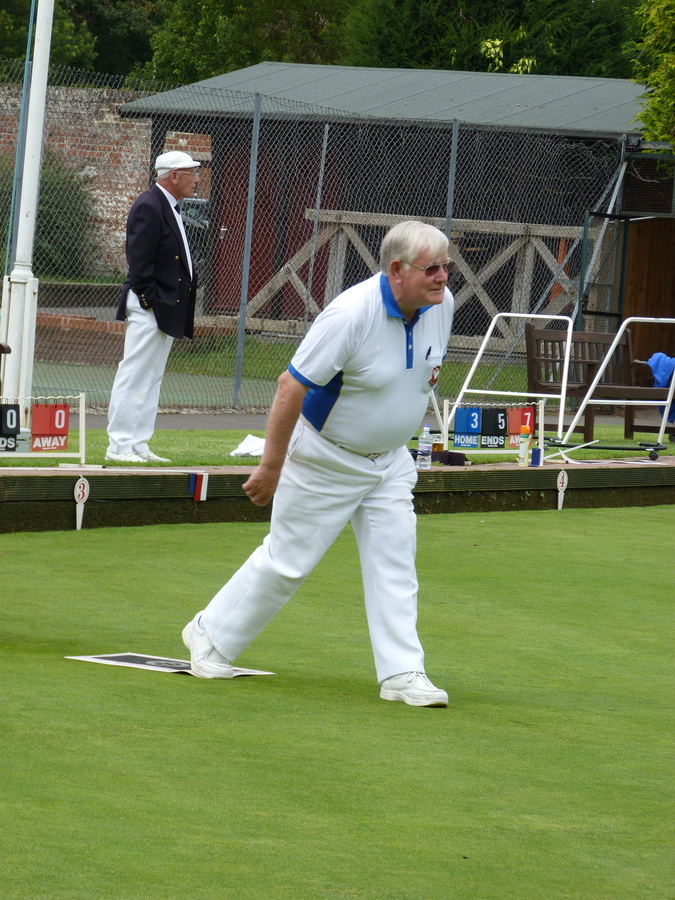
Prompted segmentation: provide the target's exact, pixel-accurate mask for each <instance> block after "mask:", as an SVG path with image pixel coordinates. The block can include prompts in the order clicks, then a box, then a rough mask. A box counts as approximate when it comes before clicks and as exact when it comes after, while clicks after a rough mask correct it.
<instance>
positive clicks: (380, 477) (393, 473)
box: [201, 421, 424, 682]
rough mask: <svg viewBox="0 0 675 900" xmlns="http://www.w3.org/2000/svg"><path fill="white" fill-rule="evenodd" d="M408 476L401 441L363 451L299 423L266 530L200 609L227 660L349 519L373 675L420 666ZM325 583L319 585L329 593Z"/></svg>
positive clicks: (411, 469)
mask: <svg viewBox="0 0 675 900" xmlns="http://www.w3.org/2000/svg"><path fill="white" fill-rule="evenodd" d="M416 478H417V475H416V472H415V466H414V463H413V460H412V457H411V455H410V453H409V452H408V450H407V449H406V448H405V447H403V448H401V449H399V450H393V451H390V452H388V453H384V454H383V455H382V456H380V457H379V458H378V459H375V460H370V459H365V458H364V457H361V456H357V455H356V454H354V453H350V452H349V451H347V450H342V449H341V448H339V447H336V446H335V445H334V444H331V443H330V442H328V441H326V440H325V439H324V438H322V437H321V436H320V435H318V434H317V433H316V432H315V431H314V430H313V429H312V428H311V427H309V426H308V425H305V424H304V423H303V422H302V421H300V422H299V423H298V425H297V426H296V429H295V432H294V434H293V438H292V440H291V443H290V446H289V456H288V458H287V459H286V461H285V463H284V467H283V469H282V473H281V479H280V481H279V486H278V488H277V491H276V494H275V497H274V501H273V507H272V519H271V527H270V533H269V534H268V535H267V537H266V538H265V540H264V541H263V543H262V545H261V546H260V547H258V548H257V550H255V551H254V552H253V553H252V554H251V556H250V557H249V558H248V560H247V561H246V562H245V563H244V565H243V566H242V567H241V568H240V569H239V570H238V571H237V572H236V573H235V574H234V575H233V576H232V578H231V579H230V580H229V581H228V582H227V584H226V585H225V586H224V587H223V588H222V589H221V590H220V591H219V592H218V593H217V594H216V596H215V597H214V598H213V600H212V601H211V603H210V604H209V605H208V606H207V607H206V609H205V610H204V612H203V613H202V618H201V621H202V625H203V627H204V629H205V631H206V633H207V635H208V637H209V639H210V641H211V643H212V644H213V645H214V646H215V647H216V649H217V650H218V651H219V652H220V653H222V655H223V656H225V657H226V658H227V659H229V660H234V659H236V657H237V656H239V654H240V653H242V651H243V650H245V648H246V647H248V645H249V644H250V643H251V641H252V640H253V639H254V638H255V637H256V635H258V634H259V633H260V632H261V631H262V629H263V628H264V627H265V626H266V625H267V624H268V622H270V621H271V620H272V618H273V617H274V616H275V615H276V613H277V612H278V611H279V610H280V609H281V608H282V607H283V606H284V605H285V603H286V602H287V601H288V600H289V599H290V598H291V596H292V595H293V594H294V593H295V591H296V590H297V589H298V588H299V587H300V585H301V584H302V583H303V582H304V581H305V579H306V578H307V576H308V575H309V573H310V572H311V571H312V569H313V568H314V566H315V565H316V564H317V563H318V562H319V560H320V559H321V558H322V557H323V555H324V554H325V553H326V551H327V550H328V548H329V547H330V546H331V545H332V544H333V542H334V541H335V539H336V538H337V536H338V535H339V534H340V532H341V531H342V529H343V528H344V527H345V525H346V524H347V522H348V521H349V520H350V519H351V522H352V526H353V528H354V533H355V535H356V540H357V543H358V548H359V555H360V560H361V572H362V577H363V587H364V594H365V604H366V616H367V619H368V628H369V632H370V640H371V644H372V647H373V654H374V658H375V669H376V672H377V679H378V681H379V682H382V681H384V679H385V678H389V677H391V676H392V675H398V674H400V673H402V672H412V671H416V672H423V671H424V652H423V650H422V646H421V644H420V641H419V638H418V636H417V576H416V572H415V551H416V518H415V512H414V509H413V505H412V488H413V486H414V484H415V481H416ZM330 591H331V587H330V585H326V594H327V595H328V596H330ZM327 649H329V648H327Z"/></svg>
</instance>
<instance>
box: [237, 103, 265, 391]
mask: <svg viewBox="0 0 675 900" xmlns="http://www.w3.org/2000/svg"><path fill="white" fill-rule="evenodd" d="M260 107H261V97H260V94H256V95H255V100H254V103H253V136H252V140H251V162H250V165H249V170H248V202H247V204H246V234H245V237H244V268H243V272H242V275H241V299H240V301H239V330H238V332H237V366H236V370H235V373H234V389H233V396H232V405H233V406H234V408H235V409H238V408H239V394H240V392H241V373H242V369H243V366H244V335H245V332H246V305H247V303H248V280H249V274H250V271H251V243H252V238H253V207H254V205H255V179H256V173H257V170H258V142H259V140H260Z"/></svg>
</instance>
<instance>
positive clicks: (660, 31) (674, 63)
mask: <svg viewBox="0 0 675 900" xmlns="http://www.w3.org/2000/svg"><path fill="white" fill-rule="evenodd" d="M638 15H639V18H640V21H641V22H642V24H643V27H644V33H643V37H642V39H641V40H640V41H639V42H638V45H637V49H638V53H639V55H638V58H637V60H636V77H637V80H638V81H640V82H641V83H642V84H645V85H647V87H648V88H649V92H648V93H647V94H646V95H645V98H644V101H645V108H644V111H643V112H642V113H641V115H640V118H641V120H642V122H643V123H644V126H645V130H644V136H645V137H646V138H647V139H648V140H651V141H665V142H667V143H670V144H671V145H673V146H675V0H649V2H648V3H644V4H643V5H642V6H641V7H640V9H639V11H638Z"/></svg>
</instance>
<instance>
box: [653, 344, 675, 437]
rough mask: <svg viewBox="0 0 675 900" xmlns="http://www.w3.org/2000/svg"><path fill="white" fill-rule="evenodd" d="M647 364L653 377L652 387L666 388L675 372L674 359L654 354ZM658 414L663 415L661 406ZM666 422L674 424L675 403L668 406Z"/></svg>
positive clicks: (661, 354)
mask: <svg viewBox="0 0 675 900" xmlns="http://www.w3.org/2000/svg"><path fill="white" fill-rule="evenodd" d="M647 363H648V364H649V367H650V369H651V370H652V375H653V376H654V387H657V388H667V387H668V386H669V385H670V380H671V378H672V377H673V372H674V371H675V359H674V358H673V357H672V356H666V354H665V353H654V354H653V355H652V356H650V357H649V359H648V360H647ZM659 412H660V413H661V414H663V407H662V406H660V407H659ZM668 421H669V422H675V402H674V403H671V404H670V409H669V410H668Z"/></svg>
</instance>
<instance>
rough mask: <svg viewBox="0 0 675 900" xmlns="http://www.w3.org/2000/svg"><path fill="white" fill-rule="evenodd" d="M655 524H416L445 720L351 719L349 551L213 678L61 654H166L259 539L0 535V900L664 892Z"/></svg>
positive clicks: (358, 625)
mask: <svg viewBox="0 0 675 900" xmlns="http://www.w3.org/2000/svg"><path fill="white" fill-rule="evenodd" d="M158 449H163V448H158ZM0 514H1V511H0ZM674 531H675V529H674V528H673V508H672V507H667V506H663V507H650V508H630V509H598V510H563V511H561V512H558V511H550V512H537V513H530V512H513V513H490V514H471V513H468V514H461V515H454V516H432V515H429V516H422V517H420V520H419V550H418V560H419V574H420V581H421V592H420V615H419V629H420V634H421V636H422V640H423V643H424V645H425V648H426V653H427V671H428V674H429V675H430V677H431V678H432V680H433V681H434V682H435V683H436V684H438V685H439V686H441V687H444V688H446V689H447V690H448V693H449V694H450V707H449V708H448V709H413V708H410V707H407V706H405V705H403V704H400V703H388V702H384V701H381V700H380V699H379V698H378V689H377V685H376V683H375V680H374V673H373V665H372V658H371V653H370V645H369V641H368V635H367V631H366V624H365V616H364V612H363V603H362V598H361V585H360V576H359V570H358V560H357V553H356V547H355V544H354V539H353V536H352V534H351V532H350V531H349V530H348V531H346V532H345V533H344V534H343V535H342V536H341V538H340V539H339V540H338V542H337V543H336V545H335V546H334V547H333V548H332V550H331V551H330V552H329V554H328V555H327V557H326V558H325V559H324V561H323V562H322V563H321V564H320V565H319V567H318V568H317V570H316V571H315V573H314V574H313V575H312V577H311V578H310V579H309V580H308V582H307V583H306V584H305V586H304V587H303V588H302V589H301V591H300V592H299V593H298V595H297V596H296V597H295V598H294V600H293V601H292V602H291V603H290V604H289V605H288V606H287V607H286V609H285V610H284V611H283V612H282V613H281V614H280V615H279V616H278V617H277V619H276V620H275V621H274V622H273V623H272V625H271V626H270V627H269V628H268V629H267V630H266V631H265V632H263V634H262V635H260V637H259V638H258V639H257V640H256V641H255V642H254V643H253V644H252V646H251V647H250V648H249V649H248V651H247V652H246V653H245V654H244V656H242V657H241V659H240V660H238V661H237V662H238V664H240V665H242V666H248V667H251V668H260V669H270V670H272V671H274V672H275V673H276V674H275V675H273V676H269V677H259V678H258V677H256V678H238V679H235V680H234V681H229V682H222V681H203V680H198V679H196V678H193V677H191V676H185V675H177V674H168V673H160V672H146V671H141V670H137V669H129V668H114V667H111V666H103V665H95V664H93V663H87V662H79V661H73V660H67V659H64V657H66V656H70V655H78V656H79V655H85V654H102V653H115V652H123V651H130V652H137V653H149V654H152V653H154V654H157V655H160V656H168V657H173V656H175V657H179V658H185V652H186V651H185V650H184V648H183V646H182V644H181V640H180V631H181V629H182V627H183V625H184V624H185V623H186V622H187V621H188V619H190V618H191V617H192V616H193V614H194V613H195V612H196V611H197V610H198V609H199V608H201V607H202V606H203V605H205V603H206V602H207V601H208V600H209V599H210V597H211V596H212V595H213V593H214V592H215V591H216V590H217V589H218V588H219V587H220V585H221V584H222V582H223V581H224V580H225V578H226V577H227V576H228V574H229V573H230V572H232V571H233V570H234V568H235V567H236V566H237V565H238V563H239V562H240V561H242V560H243V558H244V557H245V555H247V554H248V553H249V551H251V550H252V549H253V548H254V547H255V546H256V545H257V544H258V543H259V541H260V540H261V539H262V537H263V536H264V534H265V532H266V526H265V525H264V524H263V525H261V524H225V525H202V526H194V525H192V526H191V525H178V526H157V527H144V528H135V529H133V528H129V529H126V528H114V529H96V530H91V531H87V530H83V531H79V532H78V531H75V530H73V531H71V532H58V533H19V534H8V535H0V559H1V566H2V569H1V571H2V625H1V632H0V634H1V638H0V640H1V642H2V648H1V658H2V678H1V679H0V686H1V687H0V690H1V691H2V736H1V737H0V748H1V751H0V767H1V771H2V778H0V800H1V803H2V807H1V808H2V812H3V814H2V832H3V833H2V840H1V844H2V853H1V854H0V885H2V888H1V889H0V894H1V895H2V897H3V898H6V900H108V898H110V900H113V898H114V900H146V898H148V900H149V898H152V900H157V898H163V900H184V898H195V900H222V898H232V900H317V898H320V900H323V898H326V900H328V898H330V900H335V898H360V900H519V898H522V900H553V898H579V900H643V898H644V900H647V898H650V900H652V898H653V900H661V898H667V897H673V896H674V895H673V880H672V874H673V863H674V862H675V860H674V858H673V850H672V847H673V843H672V838H673V824H672V823H673V811H674V791H673V777H672V776H673V762H674V758H673V684H674V679H673V676H674V674H675V672H674V666H673V655H672V634H673V619H674V613H673V597H674V590H673V585H674V583H675V577H674V576H675V571H674V567H673V554H672V548H673V536H674Z"/></svg>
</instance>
